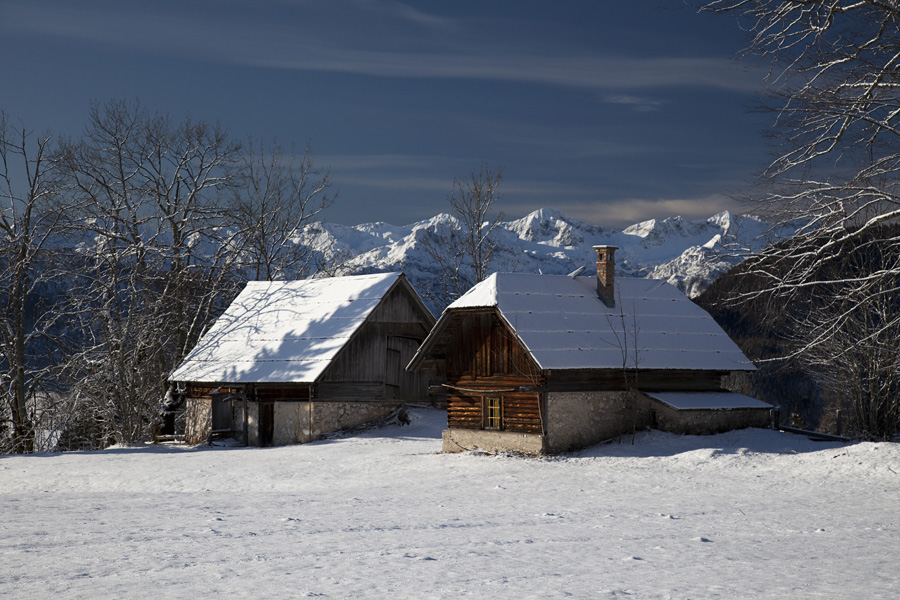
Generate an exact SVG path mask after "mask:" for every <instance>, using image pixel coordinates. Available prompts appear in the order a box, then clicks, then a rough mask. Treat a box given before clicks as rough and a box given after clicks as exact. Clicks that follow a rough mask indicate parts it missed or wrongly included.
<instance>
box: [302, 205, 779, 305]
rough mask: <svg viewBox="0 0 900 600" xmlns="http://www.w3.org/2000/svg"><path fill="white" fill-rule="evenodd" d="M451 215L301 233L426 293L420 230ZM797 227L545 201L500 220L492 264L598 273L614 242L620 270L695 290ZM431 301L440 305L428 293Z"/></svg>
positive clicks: (357, 266)
mask: <svg viewBox="0 0 900 600" xmlns="http://www.w3.org/2000/svg"><path fill="white" fill-rule="evenodd" d="M456 223H457V222H456V219H455V218H454V217H453V216H452V215H449V214H447V213H440V214H438V215H435V216H434V217H431V218H429V219H424V220H422V221H417V222H415V223H411V224H409V225H404V226H397V225H392V224H389V223H384V222H375V223H362V224H359V225H354V226H347V225H338V224H335V223H327V222H317V223H315V224H311V225H310V226H308V227H307V229H306V230H305V232H304V234H303V236H302V237H303V239H302V240H298V241H301V242H302V243H307V244H310V245H312V246H313V247H316V248H318V249H320V251H321V252H323V253H324V254H326V255H329V256H331V257H341V259H342V266H341V268H340V269H339V271H340V273H342V274H351V273H374V272H381V271H404V272H405V273H406V274H407V277H409V279H410V281H411V282H412V283H413V285H414V286H415V287H416V288H417V289H419V290H420V292H424V294H423V295H424V296H426V297H429V298H434V294H433V293H432V292H433V290H434V289H435V286H436V285H437V281H438V279H439V278H440V273H441V271H440V267H439V266H438V265H437V264H436V263H435V261H434V260H433V258H432V257H431V256H430V255H429V253H428V252H427V251H426V249H425V247H424V243H425V238H426V237H428V236H432V240H434V239H438V238H439V236H440V235H441V233H442V232H443V231H446V230H447V229H448V228H450V227H453V226H455V225H456ZM795 230H796V228H795V227H792V226H781V227H773V226H772V225H771V224H769V223H767V222H765V221H763V220H762V219H760V218H759V217H755V216H752V215H736V214H734V213H732V212H730V211H723V212H720V213H717V214H715V215H713V216H711V217H709V218H707V219H696V220H691V219H686V218H684V217H680V216H678V217H669V218H666V219H648V220H646V221H641V222H639V223H635V224H633V225H630V226H628V227H626V228H624V229H622V230H615V229H612V228H608V227H604V226H602V225H594V224H591V223H587V222H585V221H581V220H579V219H575V218H572V217H569V216H567V215H565V214H564V213H563V212H562V211H560V210H558V209H556V208H551V207H547V208H541V209H538V210H535V211H533V212H531V213H529V214H527V215H525V216H523V217H521V218H519V219H513V220H508V221H502V222H500V223H499V225H498V227H497V229H496V230H495V235H494V241H495V242H496V244H497V248H496V251H495V255H494V260H493V262H492V264H491V270H492V271H504V272H540V273H546V274H567V273H570V272H572V271H574V270H576V269H577V268H579V267H582V266H583V267H585V270H584V275H585V276H589V275H593V274H595V273H596V255H595V252H594V250H593V246H595V245H611V246H616V247H618V251H617V254H616V271H617V273H618V274H619V275H620V276H626V277H648V278H655V279H665V280H667V281H668V282H669V283H671V284H673V285H675V286H676V287H677V288H678V289H679V290H681V291H682V292H683V293H685V294H686V295H687V296H689V297H691V298H694V297H696V296H698V295H699V294H700V293H701V292H702V291H703V290H704V289H706V288H707V287H708V286H709V284H710V283H711V282H712V281H713V280H714V279H715V278H716V277H718V276H719V275H721V274H723V273H725V272H726V271H728V270H729V269H731V267H733V266H734V265H737V264H738V263H740V262H742V261H743V260H744V259H745V258H746V257H747V256H749V255H750V253H752V252H756V251H758V250H760V249H762V248H763V247H765V246H766V245H768V244H770V243H773V242H776V241H778V240H781V239H784V238H785V237H789V236H791V235H793V233H794V232H795ZM431 308H432V310H435V309H438V311H439V310H441V309H443V307H442V306H436V305H435V303H434V302H433V301H432V302H431Z"/></svg>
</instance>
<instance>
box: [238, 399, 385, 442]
mask: <svg viewBox="0 0 900 600" xmlns="http://www.w3.org/2000/svg"><path fill="white" fill-rule="evenodd" d="M401 406H402V403H399V402H388V403H385V402H313V403H312V411H310V404H309V402H275V403H274V413H275V414H274V430H273V433H272V445H273V446H284V445H286V444H298V443H300V444H303V443H306V442H311V441H314V440H317V439H319V438H320V437H321V436H322V435H324V434H326V433H331V432H334V431H340V430H342V429H349V428H351V427H356V426H358V425H363V424H365V423H368V422H370V421H375V420H377V419H380V418H381V417H385V416H387V415H389V414H391V413H392V412H394V411H395V410H397V409H398V408H400V407H401ZM247 408H248V410H247V417H248V437H249V445H251V446H258V445H259V403H258V402H248V407H247ZM236 412H239V411H236ZM310 412H311V415H310ZM310 416H312V430H310V426H309V421H310Z"/></svg>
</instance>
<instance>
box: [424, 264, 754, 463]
mask: <svg viewBox="0 0 900 600" xmlns="http://www.w3.org/2000/svg"><path fill="white" fill-rule="evenodd" d="M596 248H597V251H598V276H597V278H596V279H595V278H593V277H582V278H577V277H572V276H558V275H532V274H522V273H515V274H500V273H497V274H494V275H492V276H491V277H489V278H488V279H486V280H485V281H482V282H481V283H479V284H478V285H476V286H475V287H474V288H472V289H471V290H470V291H469V292H468V293H466V294H465V295H464V296H462V297H461V298H459V299H458V300H457V301H456V302H454V303H453V304H451V305H450V306H449V307H448V308H447V309H446V310H445V311H444V313H443V314H442V315H441V317H440V319H439V320H438V322H437V324H436V325H435V327H434V329H433V330H432V331H431V333H430V334H429V336H428V337H427V338H426V340H425V341H424V342H423V344H422V346H421V347H420V348H419V350H418V352H417V353H416V355H415V357H414V358H413V360H412V361H411V362H410V364H409V366H408V369H410V370H413V371H420V370H431V369H436V370H437V371H438V372H441V373H442V374H444V375H445V376H446V387H447V389H448V395H447V424H448V428H447V430H446V431H444V439H443V449H444V451H445V452H456V451H462V450H467V449H473V448H476V447H477V448H480V449H484V450H512V451H522V452H528V453H533V454H547V453H556V452H565V451H569V450H575V449H578V448H583V447H586V446H589V445H592V444H596V443H598V442H602V441H604V440H609V439H611V438H616V437H617V436H621V435H622V434H626V433H631V432H633V431H636V430H640V429H645V428H648V427H655V428H660V429H664V430H668V431H675V432H679V433H695V434H706V433H715V432H719V431H725V430H727V429H734V428H739V427H748V426H768V425H769V422H770V418H771V417H770V409H771V407H770V406H769V405H768V404H765V403H763V402H760V401H759V400H756V399H753V398H749V397H746V396H742V395H739V394H733V393H731V392H728V391H727V390H725V389H723V387H722V380H723V377H724V376H726V375H728V374H729V373H731V372H732V371H748V370H753V369H755V367H754V366H753V365H752V363H751V362H750V361H749V360H748V359H747V358H746V357H745V356H744V355H743V353H742V352H741V351H740V350H739V349H738V347H737V346H736V345H735V344H734V342H732V341H731V339H729V338H728V336H727V335H726V334H725V332H724V331H723V330H722V329H721V328H720V327H719V326H718V325H717V324H716V322H715V321H714V320H713V319H712V317H710V316H709V314H708V313H706V311H704V310H703V309H701V308H700V307H698V306H697V305H695V304H694V303H693V302H692V301H691V300H690V299H688V298H686V297H685V296H684V295H683V294H681V292H679V291H678V290H677V289H676V288H674V287H673V286H671V285H669V284H668V283H666V282H664V281H658V280H649V279H627V278H622V279H618V280H616V279H615V276H614V255H615V248H612V247H608V246H599V247H596Z"/></svg>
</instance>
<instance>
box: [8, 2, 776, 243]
mask: <svg viewBox="0 0 900 600" xmlns="http://www.w3.org/2000/svg"><path fill="white" fill-rule="evenodd" d="M745 43H746V38H745V37H744V34H743V33H742V32H741V30H740V28H739V27H738V26H737V24H736V22H735V21H734V20H733V19H732V18H729V17H723V16H714V15H708V14H697V12H696V10H695V9H693V8H691V7H689V6H687V5H686V4H685V3H684V2H682V0H620V1H619V2H611V1H598V0H583V1H581V0H579V1H567V0H558V1H556V2H547V1H546V0H516V1H491V2H486V1H484V0H480V1H478V2H475V1H468V0H454V1H440V2H438V1H436V0H434V1H422V2H413V1H409V2H400V1H396V0H327V1H325V0H253V1H251V0H181V1H178V2H173V1H169V0H160V1H153V2H147V1H145V0H142V1H135V0H79V1H78V2H72V1H69V0H0V55H2V57H3V58H2V61H0V108H2V109H3V110H5V111H6V112H7V113H8V114H9V115H10V116H11V117H13V118H15V119H19V120H21V121H22V122H24V124H25V125H26V126H27V127H29V128H31V129H35V130H45V129H50V130H52V131H54V132H60V133H66V134H78V133H79V132H80V131H81V130H82V128H83V126H84V124H85V121H86V117H87V114H88V107H89V103H90V102H91V101H92V100H94V101H100V102H104V101H106V100H110V99H128V100H131V99H140V101H141V103H142V104H143V105H144V106H146V107H147V108H150V109H151V110H153V111H159V112H167V113H170V114H171V115H172V116H173V117H176V118H178V119H180V118H181V117H183V116H184V115H186V114H188V113H190V114H191V115H192V116H193V117H194V118H196V119H204V120H208V121H219V122H220V123H221V124H222V125H224V126H225V127H226V128H228V130H229V131H230V132H231V135H232V136H234V137H236V138H238V139H241V140H244V139H246V138H247V136H249V135H252V136H254V137H261V138H264V139H266V140H271V139H273V138H277V139H278V140H279V141H280V142H281V143H283V144H285V145H290V144H291V143H296V144H297V146H298V148H300V149H302V147H303V146H304V145H305V144H306V143H307V142H309V143H310V144H311V146H312V150H313V153H314V154H315V156H316V162H317V164H319V165H320V166H323V167H330V169H331V173H332V175H333V177H334V182H335V186H336V187H337V189H338V190H339V194H340V195H339V199H338V201H337V202H336V203H335V205H334V206H333V207H332V208H331V209H330V210H329V212H328V213H327V215H326V219H327V220H330V221H335V222H339V223H344V224H356V223H361V222H367V221H378V220H380V221H387V222H390V223H394V224H397V225H403V224H407V223H411V222H413V221H416V220H419V219H422V218H425V217H429V216H432V215H434V214H436V213H438V212H441V211H444V210H446V207H447V203H446V198H447V194H448V193H449V191H450V187H451V183H452V181H453V178H454V177H455V176H465V175H466V174H467V173H468V172H470V171H471V170H472V169H473V168H474V167H477V166H478V165H479V164H480V163H481V162H485V163H487V164H488V165H489V166H491V167H495V168H497V167H502V168H503V169H504V171H505V177H504V182H503V186H502V191H503V193H504V196H503V198H502V200H501V201H500V203H499V208H501V209H502V210H503V211H504V212H505V213H506V214H507V215H508V216H509V217H519V216H522V215H524V214H526V213H527V212H530V211H531V210H533V209H536V208H540V207H545V206H553V207H556V208H558V209H560V210H562V211H563V212H565V213H567V214H569V215H570V216H573V217H578V218H581V219H583V220H586V221H588V222H591V223H595V224H602V225H608V226H616V227H617V226H623V225H627V224H630V223H633V222H637V221H641V220H644V219H650V218H663V217H667V216H671V215H675V214H681V215H684V216H687V217H708V216H710V215H712V214H714V213H716V212H719V211H721V210H724V209H726V208H727V209H732V210H740V209H741V206H740V204H739V203H737V202H736V201H734V200H732V197H733V196H735V195H744V194H746V193H748V191H749V190H750V182H751V181H752V179H753V177H754V174H755V173H756V172H757V171H759V169H760V168H762V167H763V166H764V165H765V162H766V158H767V155H766V150H765V146H764V143H763V136H762V133H763V130H764V127H765V126H766V124H767V122H768V117H766V116H761V115H758V114H751V113H750V112H748V111H749V109H751V108H753V107H754V106H755V103H756V100H755V96H756V94H757V93H758V92H760V91H761V90H762V77H763V73H761V72H760V71H758V70H752V69H748V68H746V67H745V66H744V65H741V64H738V63H736V62H735V61H734V59H733V57H734V55H735V54H736V53H737V52H738V51H739V50H740V49H741V48H742V47H743V45H744V44H745Z"/></svg>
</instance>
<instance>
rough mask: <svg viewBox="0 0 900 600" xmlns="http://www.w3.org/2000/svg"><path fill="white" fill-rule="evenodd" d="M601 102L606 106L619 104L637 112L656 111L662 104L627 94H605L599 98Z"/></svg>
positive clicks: (659, 101) (661, 102)
mask: <svg viewBox="0 0 900 600" xmlns="http://www.w3.org/2000/svg"><path fill="white" fill-rule="evenodd" d="M601 100H603V102H605V103H607V104H621V105H624V106H627V107H629V108H633V109H634V110H636V111H638V112H653V111H657V110H659V109H660V107H661V106H662V105H663V104H664V102H663V101H662V100H653V99H651V98H643V97H640V96H631V95H628V94H606V95H604V96H601Z"/></svg>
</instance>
